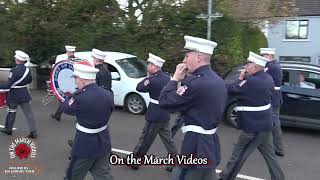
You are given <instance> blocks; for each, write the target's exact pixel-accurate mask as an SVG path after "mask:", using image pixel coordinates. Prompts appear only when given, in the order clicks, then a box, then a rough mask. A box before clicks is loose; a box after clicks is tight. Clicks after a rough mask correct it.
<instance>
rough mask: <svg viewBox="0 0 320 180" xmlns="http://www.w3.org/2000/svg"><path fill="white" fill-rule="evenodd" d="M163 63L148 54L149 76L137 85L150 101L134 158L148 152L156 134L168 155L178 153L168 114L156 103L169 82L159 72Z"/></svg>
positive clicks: (168, 169)
mask: <svg viewBox="0 0 320 180" xmlns="http://www.w3.org/2000/svg"><path fill="white" fill-rule="evenodd" d="M164 62H165V60H163V59H162V58H160V57H158V56H156V55H153V54H151V53H149V58H148V72H149V73H150V76H149V77H146V78H145V79H143V80H142V81H141V82H140V83H139V84H137V88H136V89H137V91H139V92H148V93H149V95H150V98H151V99H150V104H149V107H148V111H147V114H146V117H145V119H146V121H145V125H144V128H143V131H142V134H141V136H140V138H139V142H138V144H137V145H136V147H135V148H134V150H133V154H134V157H136V158H141V157H143V156H144V155H145V154H146V153H147V152H148V150H149V149H150V147H151V145H152V144H153V142H154V140H155V138H156V137H157V135H158V134H159V136H160V138H161V140H162V142H163V144H164V145H165V147H166V149H167V151H168V153H170V154H171V155H173V156H174V155H176V154H177V152H178V151H177V148H176V146H175V144H174V141H173V139H172V135H171V130H170V123H169V120H170V113H169V112H168V111H166V110H164V109H162V108H160V106H159V102H158V98H159V95H160V92H161V90H162V88H163V87H164V86H165V85H166V84H167V83H168V82H169V80H170V76H169V75H168V74H166V73H164V72H163V71H162V70H161V67H162V65H163V63H164ZM131 167H132V168H133V169H138V168H139V166H131ZM166 170H167V171H172V167H171V166H168V167H167V168H166Z"/></svg>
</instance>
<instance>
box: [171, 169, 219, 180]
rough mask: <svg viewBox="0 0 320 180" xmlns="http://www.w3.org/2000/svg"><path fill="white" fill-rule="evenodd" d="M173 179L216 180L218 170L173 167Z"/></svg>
mask: <svg viewBox="0 0 320 180" xmlns="http://www.w3.org/2000/svg"><path fill="white" fill-rule="evenodd" d="M171 177H172V178H171V179H172V180H216V179H217V176H216V171H215V169H212V168H210V169H209V168H196V169H183V168H180V167H176V168H174V169H173V172H172V176H171Z"/></svg>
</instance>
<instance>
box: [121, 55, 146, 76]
mask: <svg viewBox="0 0 320 180" xmlns="http://www.w3.org/2000/svg"><path fill="white" fill-rule="evenodd" d="M116 62H117V64H119V66H120V67H121V68H122V69H123V71H124V72H125V73H126V74H127V76H128V77H131V78H141V77H145V76H147V63H146V62H145V61H143V60H141V59H139V58H136V57H132V58H126V59H119V60H116Z"/></svg>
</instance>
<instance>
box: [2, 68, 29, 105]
mask: <svg viewBox="0 0 320 180" xmlns="http://www.w3.org/2000/svg"><path fill="white" fill-rule="evenodd" d="M25 71H26V66H25V65H24V64H18V65H17V66H16V67H14V68H12V69H11V70H10V74H9V79H8V81H7V82H6V83H1V84H0V89H10V91H9V93H8V96H7V103H8V104H11V103H22V102H28V101H31V95H30V93H29V90H28V89H27V87H23V88H14V87H12V86H13V84H14V83H15V82H16V81H18V80H19V79H20V78H21V77H22V76H23V74H24V73H25ZM31 82H32V75H31V71H29V73H28V74H27V76H26V77H25V78H24V79H23V80H22V81H21V82H20V83H18V84H16V85H15V86H25V85H27V84H30V83H31Z"/></svg>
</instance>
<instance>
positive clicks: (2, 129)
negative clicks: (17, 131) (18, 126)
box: [0, 127, 12, 135]
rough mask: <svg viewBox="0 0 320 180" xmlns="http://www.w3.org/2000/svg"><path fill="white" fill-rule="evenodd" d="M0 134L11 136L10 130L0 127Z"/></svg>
mask: <svg viewBox="0 0 320 180" xmlns="http://www.w3.org/2000/svg"><path fill="white" fill-rule="evenodd" d="M0 132H2V133H5V134H7V135H12V130H9V129H7V128H2V127H0Z"/></svg>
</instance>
